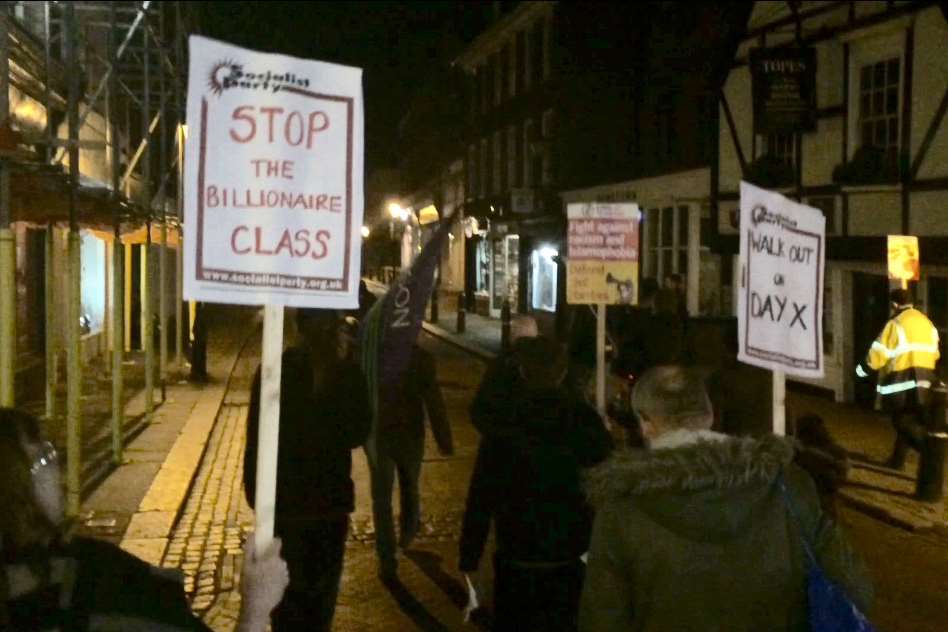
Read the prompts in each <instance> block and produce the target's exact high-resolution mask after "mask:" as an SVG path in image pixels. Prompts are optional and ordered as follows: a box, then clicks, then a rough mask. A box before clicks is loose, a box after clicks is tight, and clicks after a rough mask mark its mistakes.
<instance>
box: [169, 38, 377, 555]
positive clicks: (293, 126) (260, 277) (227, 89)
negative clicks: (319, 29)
mask: <svg viewBox="0 0 948 632" xmlns="http://www.w3.org/2000/svg"><path fill="white" fill-rule="evenodd" d="M189 46H190V54H189V59H190V66H189V71H188V111H187V120H188V128H189V130H190V138H189V141H188V143H187V146H186V147H185V155H186V158H185V180H184V199H185V205H184V210H185V216H184V220H185V222H184V227H185V240H184V243H185V251H184V293H185V297H186V298H188V299H190V300H198V301H207V302H212V303H238V304H246V305H264V321H263V355H262V361H261V385H260V413H259V418H258V419H257V420H256V422H257V424H258V427H259V440H258V441H259V443H258V448H257V477H256V494H255V496H256V503H255V520H256V524H255V533H254V543H255V547H256V551H257V553H258V554H260V553H262V552H263V551H265V550H266V549H267V547H268V546H269V544H270V541H271V540H272V539H273V528H274V516H275V511H276V473H277V450H278V448H279V445H278V443H279V441H278V439H279V428H280V381H281V371H282V362H281V356H282V352H283V306H285V305H290V306H293V307H313V308H354V307H358V304H359V299H358V289H359V276H360V270H359V263H360V259H361V256H360V255H361V248H362V234H361V227H362V205H363V193H362V162H363V120H362V70H361V69H358V68H348V67H345V66H338V65H335V64H327V63H323V62H318V61H308V60H303V59H296V58H292V57H286V56H283V55H273V54H268V53H260V52H255V51H250V50H246V49H243V48H238V47H236V46H232V45H230V44H226V43H224V42H218V41H215V40H210V39H207V38H203V37H197V36H192V37H191V38H190V40H189Z"/></svg>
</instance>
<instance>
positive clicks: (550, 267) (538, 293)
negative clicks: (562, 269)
mask: <svg viewBox="0 0 948 632" xmlns="http://www.w3.org/2000/svg"><path fill="white" fill-rule="evenodd" d="M557 254H559V253H558V252H557V251H556V249H555V248H553V247H552V246H541V247H539V248H537V249H536V250H534V251H533V254H532V255H531V264H532V265H531V266H530V267H531V270H530V273H531V274H530V277H531V278H530V307H532V308H533V309H537V310H542V311H545V312H555V311H556V262H555V261H554V260H553V257H555V256H556V255H557Z"/></svg>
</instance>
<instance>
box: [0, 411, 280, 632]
mask: <svg viewBox="0 0 948 632" xmlns="http://www.w3.org/2000/svg"><path fill="white" fill-rule="evenodd" d="M62 490H63V485H62V473H61V471H60V469H59V456H58V454H57V452H56V450H55V448H54V447H53V445H52V444H51V443H49V442H48V441H44V440H43V437H42V434H41V430H40V424H39V421H37V419H36V418H35V417H33V416H31V415H28V414H27V413H24V412H21V411H19V410H14V409H10V408H0V630H13V631H16V632H28V631H30V632H32V631H34V630H76V631H79V632H81V631H84V630H167V631H168V632H174V631H176V630H180V631H185V630H190V631H208V630H210V628H208V627H207V626H206V625H204V623H203V622H202V621H201V620H200V619H198V618H197V617H196V616H194V614H193V613H192V612H191V609H190V607H189V606H188V602H187V598H186V596H185V593H184V586H183V584H182V582H181V581H180V579H179V576H178V574H177V572H176V571H171V570H169V569H162V568H157V567H154V566H151V565H150V564H147V563H146V562H143V561H142V560H140V559H138V558H137V557H135V556H134V555H131V554H130V553H127V552H126V551H123V550H122V549H120V548H119V547H117V546H116V545H114V544H112V543H110V542H105V541H102V540H94V539H91V538H85V537H80V536H71V535H70V533H69V531H70V529H69V526H70V525H69V522H68V521H67V520H66V518H65V515H64V511H63V504H64V503H63V491H62ZM288 581H289V578H288V573H287V567H286V564H285V562H284V561H283V560H282V559H281V558H280V542H279V539H277V540H274V543H273V545H272V546H271V548H270V549H269V550H268V551H267V552H265V553H264V554H263V555H262V556H260V557H259V558H258V557H257V556H256V554H255V553H254V552H253V545H252V544H248V546H247V548H246V549H245V553H244V567H243V572H242V574H241V587H240V588H241V600H240V615H239V619H238V624H237V631H238V632H263V631H264V630H266V629H267V625H268V624H269V622H270V611H271V610H273V607H274V606H275V605H276V604H277V603H278V602H279V601H280V598H281V597H282V595H283V591H284V589H285V588H286V585H287V583H288Z"/></svg>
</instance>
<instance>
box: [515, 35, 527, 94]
mask: <svg viewBox="0 0 948 632" xmlns="http://www.w3.org/2000/svg"><path fill="white" fill-rule="evenodd" d="M514 54H515V55H516V60H515V62H516V68H517V71H516V73H515V74H516V75H517V82H516V83H517V85H516V93H517V94H523V90H524V87H525V86H526V79H527V32H526V31H519V32H518V33H517V44H516V47H515V48H514Z"/></svg>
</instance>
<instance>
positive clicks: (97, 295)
mask: <svg viewBox="0 0 948 632" xmlns="http://www.w3.org/2000/svg"><path fill="white" fill-rule="evenodd" d="M79 253H80V257H81V261H82V277H81V279H82V314H81V315H80V318H81V323H80V329H81V331H82V332H83V333H91V332H96V331H99V330H101V329H102V323H103V321H104V320H105V242H104V241H102V240H101V239H99V238H97V237H94V236H93V235H91V234H89V233H82V234H81V236H80V246H79Z"/></svg>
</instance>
